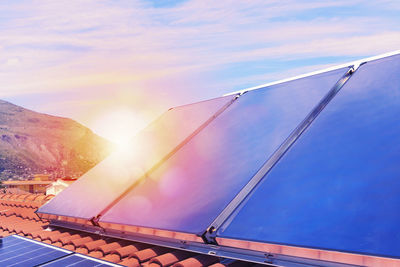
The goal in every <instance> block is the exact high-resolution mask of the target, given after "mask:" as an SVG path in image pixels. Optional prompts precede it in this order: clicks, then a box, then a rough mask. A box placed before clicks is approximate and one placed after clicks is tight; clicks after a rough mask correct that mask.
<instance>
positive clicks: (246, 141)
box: [100, 68, 348, 234]
mask: <svg viewBox="0 0 400 267" xmlns="http://www.w3.org/2000/svg"><path fill="white" fill-rule="evenodd" d="M347 70H348V69H347V68H343V69H339V70H335V71H331V72H327V73H323V74H318V75H314V76H310V77H306V78H302V79H298V80H294V81H290V82H286V83H282V84H277V85H274V86H270V87H268V88H264V89H259V90H254V91H250V92H248V93H246V94H244V95H243V96H241V97H239V98H238V100H237V101H235V102H234V103H233V104H232V105H231V106H229V108H227V109H226V110H225V111H224V112H223V113H222V114H221V115H219V116H218V117H217V118H216V119H215V120H213V121H212V122H211V123H210V124H209V125H208V126H207V127H205V128H204V129H203V130H202V131H201V132H199V133H198V134H197V135H196V136H195V137H194V138H192V139H191V140H190V141H189V142H188V143H187V144H186V145H185V146H183V147H182V148H181V149H180V150H179V151H177V153H175V154H174V155H173V156H172V157H171V158H169V159H168V160H167V161H165V162H164V163H163V164H162V165H160V166H159V168H157V169H156V170H154V171H153V172H152V173H150V174H149V175H148V177H147V179H146V180H144V181H143V182H142V183H141V184H140V185H138V186H136V187H135V188H133V189H132V190H131V191H130V192H129V193H128V194H127V195H126V196H124V197H123V198H122V199H121V200H120V201H119V202H118V203H116V204H115V205H114V206H113V207H111V209H109V210H108V211H107V212H106V213H105V214H104V215H103V216H102V217H101V218H100V222H101V225H104V226H105V227H106V224H105V223H115V224H123V225H133V226H140V227H148V228H155V229H161V230H169V231H177V232H184V233H191V234H200V233H203V232H204V231H205V230H206V229H207V227H208V226H209V225H210V223H211V222H212V221H213V220H214V219H215V218H216V217H217V216H218V214H220V213H221V211H222V210H223V209H224V208H225V207H226V206H227V205H228V203H229V202H230V201H232V199H233V198H234V197H235V196H236V194H238V192H239V191H240V190H241V189H242V188H243V187H244V186H245V185H246V184H247V183H248V182H249V180H250V179H251V178H252V177H253V176H254V174H255V173H256V172H257V171H258V170H259V169H260V168H261V166H262V165H263V164H264V162H265V161H266V160H268V158H269V157H270V156H271V154H272V153H273V152H274V151H275V150H276V149H278V147H279V146H280V145H281V144H282V142H283V141H284V140H285V139H286V138H287V137H288V136H289V135H290V134H291V132H292V131H293V130H294V129H295V128H296V127H297V126H298V125H299V124H300V123H301V122H302V120H303V119H304V118H305V117H306V115H308V113H309V112H310V111H311V110H312V109H313V108H314V107H315V106H316V105H317V104H318V103H319V101H320V100H321V99H322V98H323V97H324V96H325V95H326V94H327V92H328V91H329V90H330V89H331V88H332V87H333V86H334V85H335V83H336V82H337V81H338V80H339V79H340V78H341V77H342V76H343V75H344V74H345V73H346V71H347Z"/></svg>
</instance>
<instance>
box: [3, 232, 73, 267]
mask: <svg viewBox="0 0 400 267" xmlns="http://www.w3.org/2000/svg"><path fill="white" fill-rule="evenodd" d="M71 253H72V252H71V251H68V250H64V249H59V248H56V247H53V246H49V245H47V244H43V243H39V242H36V241H33V240H30V239H27V238H23V237H20V236H9V237H5V238H3V239H1V241H0V266H36V265H40V264H43V263H46V262H49V261H52V260H54V259H58V258H60V257H63V256H66V255H68V254H71Z"/></svg>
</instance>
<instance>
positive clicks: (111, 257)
mask: <svg viewBox="0 0 400 267" xmlns="http://www.w3.org/2000/svg"><path fill="white" fill-rule="evenodd" d="M50 198H51V196H50V197H48V196H44V195H34V194H24V195H18V194H0V237H4V236H8V235H12V234H19V235H21V236H25V237H28V238H32V239H34V240H37V241H41V242H44V243H47V244H51V245H53V246H58V247H61V248H64V249H67V250H70V251H75V252H78V253H82V254H86V255H89V256H92V257H96V258H100V259H103V260H106V261H109V262H114V263H118V264H121V265H125V266H148V267H150V266H151V267H160V266H172V265H173V266H175V267H181V266H182V267H203V266H209V265H211V264H214V263H216V262H218V261H219V259H218V258H217V257H213V256H209V255H199V254H196V253H190V252H186V251H181V250H174V249H170V248H164V247H160V246H153V245H150V244H145V243H139V242H131V241H126V240H120V239H114V238H105V237H103V236H99V235H96V234H91V233H85V232H79V231H75V230H69V229H64V228H60V227H58V228H55V229H52V230H49V229H46V228H47V227H48V225H49V222H48V221H47V220H43V219H40V218H39V217H38V216H36V214H35V213H34V211H35V209H36V208H38V207H39V206H40V205H42V204H43V203H44V202H46V201H48V200H49V199H50ZM235 263H236V264H240V263H241V264H242V266H243V262H238V261H236V262H233V263H230V264H218V265H216V264H214V265H213V266H214V267H226V266H229V267H236V266H239V265H236V264H235Z"/></svg>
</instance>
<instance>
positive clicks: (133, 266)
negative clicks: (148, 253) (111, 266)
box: [119, 258, 140, 267]
mask: <svg viewBox="0 0 400 267" xmlns="http://www.w3.org/2000/svg"><path fill="white" fill-rule="evenodd" d="M119 264H121V265H125V266H128V267H138V266H140V262H139V261H138V259H136V258H127V259H125V260H123V261H121V262H120V263H119Z"/></svg>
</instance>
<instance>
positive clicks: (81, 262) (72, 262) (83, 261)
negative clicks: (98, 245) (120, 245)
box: [41, 254, 122, 267]
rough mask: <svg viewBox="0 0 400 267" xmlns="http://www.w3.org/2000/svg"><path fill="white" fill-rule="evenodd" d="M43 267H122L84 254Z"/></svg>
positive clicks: (71, 256)
mask: <svg viewBox="0 0 400 267" xmlns="http://www.w3.org/2000/svg"><path fill="white" fill-rule="evenodd" d="M41 266H43V267H51V266H54V267H58V266H85V267H91V266H122V265H119V264H115V263H111V262H106V261H103V260H99V259H95V258H91V257H88V256H85V255H82V254H73V255H69V256H66V257H63V258H60V259H58V260H54V261H52V262H49V263H47V264H44V265H41Z"/></svg>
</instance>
